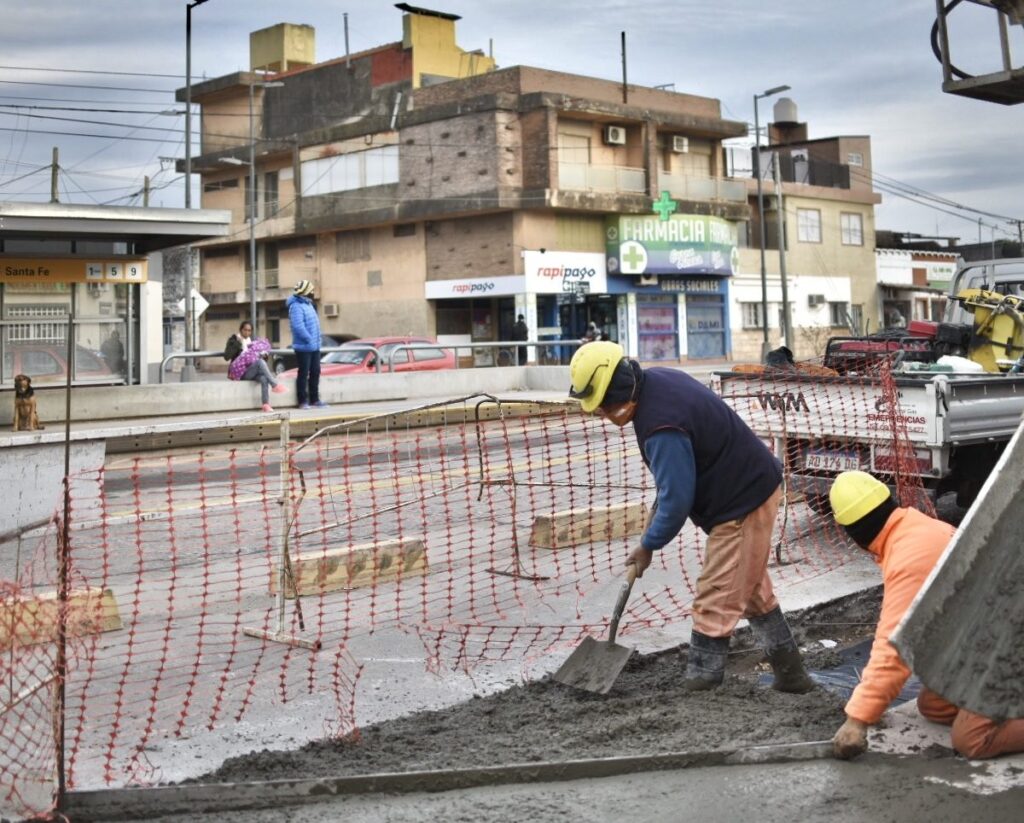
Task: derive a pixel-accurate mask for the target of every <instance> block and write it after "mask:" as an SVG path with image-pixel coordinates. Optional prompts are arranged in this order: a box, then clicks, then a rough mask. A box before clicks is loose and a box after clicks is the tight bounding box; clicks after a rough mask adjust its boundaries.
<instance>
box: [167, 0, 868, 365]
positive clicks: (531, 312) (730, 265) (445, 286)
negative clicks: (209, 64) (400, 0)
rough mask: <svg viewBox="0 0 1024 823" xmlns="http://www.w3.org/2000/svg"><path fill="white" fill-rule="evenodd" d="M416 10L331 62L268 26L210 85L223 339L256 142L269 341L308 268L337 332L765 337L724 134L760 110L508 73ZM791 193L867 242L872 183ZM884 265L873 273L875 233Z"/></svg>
mask: <svg viewBox="0 0 1024 823" xmlns="http://www.w3.org/2000/svg"><path fill="white" fill-rule="evenodd" d="M398 8H399V9H401V10H402V12H403V17H402V34H403V36H402V40H401V41H398V42H395V43H390V44H386V45H383V46H380V47H378V48H375V49H372V50H369V51H365V52H360V53H358V54H353V55H348V56H345V57H341V58H337V59H332V60H328V61H325V62H320V63H317V62H316V61H315V57H314V52H315V48H314V43H313V38H314V32H313V31H312V30H311V29H309V28H308V27H302V26H292V25H289V24H282V25H280V26H275V27H272V28H271V29H267V30H264V31H261V32H255V33H254V34H253V35H252V37H251V43H250V45H251V64H252V66H253V68H252V69H251V70H250V71H248V72H237V73H234V74H230V75H227V76H224V77H220V78H216V79H213V80H209V81H206V82H203V83H200V84H197V85H194V86H193V87H192V99H193V100H194V101H195V102H197V103H198V104H199V106H200V107H201V114H202V146H201V151H200V153H199V156H198V157H196V158H194V160H193V169H194V170H195V171H196V172H198V173H199V174H200V175H201V177H202V205H203V206H204V207H208V208H209V207H212V208H223V209H230V210H231V213H232V216H233V222H232V233H231V235H230V236H229V237H228V238H226V239H223V240H217V241H214V242H210V243H206V244H204V245H203V246H202V263H201V265H202V277H201V281H200V283H201V288H202V292H203V294H204V295H205V296H206V298H207V299H208V300H209V301H210V303H211V304H212V305H211V308H210V309H209V310H208V311H207V313H206V315H205V317H204V322H205V325H204V332H205V344H206V345H212V346H218V345H219V344H220V341H222V340H223V339H224V338H225V337H226V336H227V334H228V333H230V332H231V331H233V330H234V329H235V328H236V327H237V325H238V323H239V322H240V320H241V319H242V318H243V317H248V315H249V300H250V289H249V283H250V276H251V273H252V270H251V268H250V261H249V259H248V258H249V251H248V249H249V232H250V224H249V222H248V217H249V202H250V192H249V170H250V169H249V157H250V150H252V152H253V155H254V156H255V171H256V175H255V177H256V190H255V192H254V194H255V198H254V199H255V201H256V210H255V220H254V223H253V227H252V228H253V230H254V233H255V237H256V260H255V282H256V299H257V303H258V311H257V318H256V320H257V333H258V334H260V335H266V336H268V337H270V339H271V340H272V342H274V343H275V344H279V345H284V346H287V345H288V344H289V343H290V336H289V333H288V329H287V321H286V319H285V317H284V309H283V304H284V299H285V298H286V297H287V295H288V294H289V292H290V289H291V286H292V285H293V284H294V283H295V282H296V281H297V280H299V279H311V280H313V281H315V282H316V284H317V295H318V298H319V306H320V311H321V317H322V325H323V328H324V330H325V332H326V333H331V334H336V335H357V336H371V335H386V334H404V333H415V334H427V335H432V336H435V335H436V336H437V337H438V339H440V340H441V341H442V342H448V343H451V344H454V343H459V344H465V343H469V342H473V341H491V340H508V339H510V338H511V333H512V326H513V324H514V322H515V318H516V315H517V314H523V315H525V317H526V320H527V325H528V326H529V328H530V331H531V336H535V337H538V338H541V339H545V338H547V339H559V338H567V337H579V336H581V335H582V334H583V332H584V329H585V328H586V325H587V323H588V322H590V321H593V322H595V323H597V324H598V325H599V326H600V327H601V328H602V329H603V330H604V332H605V333H606V334H607V335H608V336H609V337H610V338H611V339H615V340H618V341H619V342H621V343H622V344H623V345H624V346H625V348H626V350H627V352H629V353H630V354H631V355H633V356H637V357H639V358H640V359H641V360H643V361H645V362H656V361H667V362H679V361H680V360H687V359H702V358H712V359H714V358H722V357H725V356H728V355H729V354H730V353H731V352H733V349H734V347H735V343H736V342H737V341H736V340H734V337H735V336H738V338H739V342H741V343H742V342H743V340H744V338H745V336H749V337H750V338H751V340H753V339H754V338H755V337H757V334H759V332H758V333H757V334H750V331H751V330H750V329H747V328H745V325H744V323H743V318H744V317H745V315H744V314H743V312H744V311H747V309H745V308H744V307H743V306H741V305H740V302H747V297H746V292H747V290H748V288H747V287H748V286H749V284H750V283H755V284H756V286H757V289H758V290H759V289H760V278H759V275H757V274H751V273H756V272H759V267H758V262H757V256H756V248H755V249H751V248H749V246H750V238H756V230H757V226H756V224H751V218H752V214H753V215H754V216H756V200H755V198H754V196H753V194H752V191H753V189H752V187H751V183H752V181H751V180H750V179H737V178H732V177H729V176H728V174H727V171H726V166H725V154H724V152H723V148H722V141H723V140H727V139H729V138H736V137H741V136H744V135H746V133H747V128H746V124H745V123H741V122H736V121H731V120H727V119H724V118H723V117H722V115H721V107H720V104H719V101H717V100H715V99H711V98H707V97H699V96H694V95H688V94H679V93H675V92H672V91H666V90H662V89H652V88H644V87H639V86H632V85H630V86H626V87H623V85H622V84H620V83H617V82H613V81H606V80H598V79H594V78H588V77H581V76H578V75H573V74H566V73H561V72H554V71H547V70H542V69H537V68H530V67H525V66H515V67H511V68H505V69H498V68H496V67H495V64H494V61H493V60H492V59H491V58H490V57H488V56H485V55H484V54H483V53H481V52H473V51H465V50H463V49H461V48H460V47H459V46H458V45H457V43H456V39H455V23H456V21H457V19H458V18H457V17H455V16H454V15H448V14H444V13H441V12H433V11H429V10H425V9H419V8H415V7H412V6H409V5H406V4H399V5H398ZM264 69H270V71H271V72H272V73H268V72H266V71H264ZM179 96H180V97H183V96H184V92H183V91H182V92H180V93H179ZM250 103H251V105H252V118H253V120H252V123H251V124H250V117H249V112H250ZM250 125H251V127H252V128H253V130H254V134H255V140H254V141H253V142H252V143H250V140H249V129H250ZM846 139H847V138H840V140H846ZM776 142H779V141H776ZM810 143H812V144H813V143H814V141H810ZM844 145H845V144H844ZM859 146H860V144H858V147H859ZM787 148H790V147H787ZM816 150H817V149H813V151H816ZM850 151H851V152H852V151H853V149H850ZM862 151H863V149H862ZM785 185H786V188H787V191H786V194H787V196H788V197H789V198H790V201H789V202H790V204H792V205H796V204H797V199H796V198H797V196H798V194H797V189H792V186H793V185H798V188H799V192H800V196H802V197H806V198H809V199H810V200H812V201H815V202H816V201H817V200H824V201H827V202H829V203H836V204H838V203H841V202H853V200H855V201H856V202H858V203H859V205H861V206H862V207H863V210H862V211H861V214H862V220H863V226H862V233H861V237H862V238H864V243H865V245H867V244H868V243H869V240H868V238H869V237H870V236H871V235H870V233H869V232H870V231H873V219H872V206H871V204H872V203H873V202H876V201H874V200H872V199H871V198H873V197H876V196H875V195H874V194H873V193H871V192H870V191H868V192H867V193H865V192H863V191H861V188H862V187H860V186H859V185H858V186H856V187H853V188H849V187H848V188H847V189H842V188H841V187H829V186H820V185H812V186H807V185H805V184H790V183H787V184H785ZM867 188H868V190H870V183H868V184H867ZM851 197H852V198H853V200H851ZM788 208H789V206H787V209H788ZM801 208H802V207H801ZM839 219H840V218H839V215H838V211H837V214H836V221H838V220H839ZM755 246H756V243H755ZM822 248H824V247H822ZM829 248H830V247H829ZM830 253H831V252H830ZM752 255H753V256H752ZM815 255H817V256H819V257H820V255H821V249H817V250H816V251H815V252H812V253H810V256H812V257H813V256H815ZM867 259H868V263H867V266H868V269H869V270H870V271H871V272H873V271H874V261H873V258H872V256H871V249H870V245H867ZM794 262H795V263H796V261H794ZM837 265H838V263H837ZM842 265H843V266H844V267H845V263H843V264H842ZM798 268H799V266H798ZM811 268H812V269H813V270H814V272H819V271H820V270H821V269H822V267H821V266H816V267H814V266H812V267H811ZM744 272H745V273H747V274H744ZM750 278H753V280H750ZM776 280H777V278H776ZM733 282H735V284H736V287H738V294H739V295H740V297H741V298H742V301H739V302H738V301H737V299H736V294H734V291H735V289H734V286H733V285H732V284H733ZM792 291H793V289H791V292H792ZM796 292H797V293H799V287H796ZM758 293H759V292H758ZM815 293H817V292H815ZM844 294H845V292H844ZM847 302H849V298H847ZM758 339H759V338H758ZM739 348H740V349H742V348H743V346H742V345H741V346H739ZM477 351H478V352H479V353H478V354H477V362H478V363H480V364H485V363H487V362H490V358H491V354H490V352H489V351H488V350H477ZM535 356H536V353H535V352H534V351H533V350H532V349H531V351H530V358H531V360H532V359H533V358H534V357H535ZM557 356H559V355H556V357H557ZM561 356H564V353H563V354H562V355H561Z"/></svg>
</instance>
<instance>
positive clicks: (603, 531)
mask: <svg viewBox="0 0 1024 823" xmlns="http://www.w3.org/2000/svg"><path fill="white" fill-rule="evenodd" d="M646 522H647V506H646V505H645V504H644V503H618V504H616V505H614V506H596V507H592V508H586V509H565V510H564V511H560V512H555V513H554V514H541V515H537V517H535V518H534V520H533V530H532V531H531V532H530V545H531V546H535V547H536V548H538V549H565V548H569V547H571V546H577V545H579V544H580V543H596V542H599V541H602V540H614V539H615V538H617V537H629V536H630V535H634V534H641V533H642V532H643V530H644V526H645V524H646Z"/></svg>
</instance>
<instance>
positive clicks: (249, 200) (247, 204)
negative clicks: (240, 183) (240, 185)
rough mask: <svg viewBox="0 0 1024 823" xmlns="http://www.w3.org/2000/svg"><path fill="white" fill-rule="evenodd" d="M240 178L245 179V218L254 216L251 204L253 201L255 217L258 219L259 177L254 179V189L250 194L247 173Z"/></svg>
mask: <svg viewBox="0 0 1024 823" xmlns="http://www.w3.org/2000/svg"><path fill="white" fill-rule="evenodd" d="M242 179H243V180H244V181H245V186H244V192H243V193H244V196H245V219H246V220H249V219H250V218H251V217H253V216H254V215H252V205H253V203H255V204H256V211H257V213H256V215H255V217H256V218H257V219H258V218H259V204H260V179H259V177H257V178H256V179H255V183H256V190H255V191H254V192H253V193H252V194H251V195H250V193H249V175H246V176H245V177H243V178H242Z"/></svg>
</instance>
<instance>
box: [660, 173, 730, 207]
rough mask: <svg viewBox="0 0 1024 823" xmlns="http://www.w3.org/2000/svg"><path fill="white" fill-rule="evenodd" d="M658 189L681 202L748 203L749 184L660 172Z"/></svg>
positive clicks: (725, 179)
mask: <svg viewBox="0 0 1024 823" xmlns="http://www.w3.org/2000/svg"><path fill="white" fill-rule="evenodd" d="M658 188H659V189H661V190H663V191H667V192H668V193H669V194H671V195H672V196H673V197H678V198H679V199H680V200H703V201H709V200H725V201H728V202H731V203H746V202H747V184H746V183H745V182H744V181H743V180H733V179H730V178H725V177H698V176H696V175H691V174H669V173H668V172H667V171H660V172H658Z"/></svg>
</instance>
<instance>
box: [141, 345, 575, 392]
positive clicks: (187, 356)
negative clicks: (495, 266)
mask: <svg viewBox="0 0 1024 823" xmlns="http://www.w3.org/2000/svg"><path fill="white" fill-rule="evenodd" d="M584 342H585V341H583V340H498V341H487V342H485V341H479V342H475V343H402V344H400V345H397V346H394V347H393V348H391V350H390V351H389V352H388V356H387V360H386V365H387V368H386V369H384V370H383V371H386V372H393V371H394V370H395V369H394V356H395V352H397V351H405V350H414V349H442V350H445V351H452V352H454V353H455V368H456V369H457V368H459V350H460V349H471V350H472V349H516V348H518V347H520V346H523V347H531V346H532V347H534V348H537V349H541V348H555V347H558V346H569V347H577V346H582V345H583V343H584ZM353 348H356V347H354V346H352V345H351V343H346V344H343V345H341V346H324V347H323V348H322V349H320V352H321V354H327V353H328V352H336V351H351V350H352V349H353ZM358 348H359V349H360V350H363V351H368V352H373V354H374V355H375V357H374V370H375V371H376V372H377V373H378V374H380V373H381V371H382V370H381V361H382V360H383V359H384V358H382V356H381V351H380V349H377V348H374V347H373V346H359V347H358ZM268 353H269V354H295V350H294V349H270V351H269V352H268ZM223 356H224V351H223V350H222V349H221V350H217V351H191V352H171V353H170V354H168V355H166V356H165V357H164V359H163V360H162V361H160V380H159V382H161V383H163V382H164V373H165V372H166V371H167V364H168V363H170V362H171V361H172V360H191V359H196V360H200V359H203V358H210V357H223ZM512 365H518V363H513V364H512Z"/></svg>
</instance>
